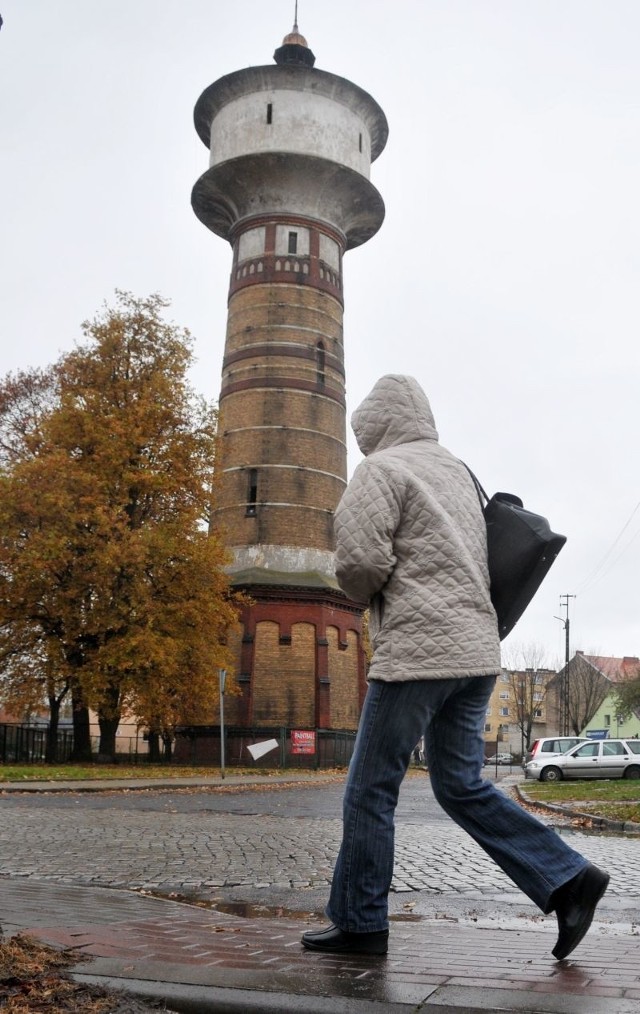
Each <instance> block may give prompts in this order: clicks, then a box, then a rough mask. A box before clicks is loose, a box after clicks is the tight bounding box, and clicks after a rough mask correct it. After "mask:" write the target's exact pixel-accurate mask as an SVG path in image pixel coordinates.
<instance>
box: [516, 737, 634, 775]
mask: <svg viewBox="0 0 640 1014" xmlns="http://www.w3.org/2000/svg"><path fill="white" fill-rule="evenodd" d="M525 774H526V776H527V778H537V779H538V780H539V781H541V782H559V781H561V780H562V779H564V778H640V739H601V740H588V741H587V742H586V743H580V744H579V745H578V746H574V747H572V748H571V750H567V752H566V753H562V754H558V755H556V756H555V757H553V756H552V757H544V756H541V755H540V756H538V757H536V758H534V760H531V761H529V763H528V764H527V765H526V767H525Z"/></svg>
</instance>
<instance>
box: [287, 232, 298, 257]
mask: <svg viewBox="0 0 640 1014" xmlns="http://www.w3.org/2000/svg"><path fill="white" fill-rule="evenodd" d="M297 252H298V233H297V232H290V233H289V250H288V253H290V254H294V253H297Z"/></svg>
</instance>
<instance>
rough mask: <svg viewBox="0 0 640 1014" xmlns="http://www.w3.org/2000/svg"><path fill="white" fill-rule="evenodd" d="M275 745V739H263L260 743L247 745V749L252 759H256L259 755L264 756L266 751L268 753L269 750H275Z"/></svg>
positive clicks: (276, 741) (276, 744) (276, 743)
mask: <svg viewBox="0 0 640 1014" xmlns="http://www.w3.org/2000/svg"><path fill="white" fill-rule="evenodd" d="M277 746H278V740H277V739H264V740H263V741H262V743H253V745H252V746H248V747H247V750H248V751H249V753H250V754H251V756H252V757H253V759H254V760H258V758H259V757H264V755H265V754H266V753H269V750H275V749H276V747H277Z"/></svg>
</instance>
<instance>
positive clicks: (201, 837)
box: [0, 779, 640, 904]
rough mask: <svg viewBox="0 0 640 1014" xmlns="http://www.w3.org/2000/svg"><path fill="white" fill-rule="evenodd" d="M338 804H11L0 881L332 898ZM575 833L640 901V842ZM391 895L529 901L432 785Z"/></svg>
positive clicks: (414, 791)
mask: <svg viewBox="0 0 640 1014" xmlns="http://www.w3.org/2000/svg"><path fill="white" fill-rule="evenodd" d="M341 794H342V786H341V785H327V786H320V785H319V786H315V787H304V788H301V787H298V788H282V789H272V790H271V791H267V792H264V791H263V792H257V791H246V792H239V793H233V794H226V793H222V794H219V793H214V792H209V793H208V792H193V791H189V792H179V791H176V792H164V791H163V792H154V791H151V792H144V793H139V792H136V793H106V794H104V793H100V794H99V795H92V796H87V795H78V794H73V793H70V794H64V795H58V794H56V795H50V796H28V795H26V794H25V795H22V794H20V795H17V796H15V795H12V796H7V795H5V796H3V797H0V806H1V807H2V810H3V814H4V819H3V820H2V822H1V825H0V869H1V870H2V871H3V872H4V873H5V874H10V875H14V876H20V877H37V878H44V879H47V880H52V881H56V882H60V883H69V884H78V885H94V886H103V887H128V888H138V889H144V890H149V891H154V892H158V893H161V894H171V893H186V894H196V895H198V896H199V897H204V898H206V897H208V896H210V895H211V894H212V893H215V891H216V890H220V889H232V888H238V889H242V888H244V889H251V890H254V891H255V890H258V889H280V890H289V891H290V890H291V889H293V890H300V889H306V890H309V889H322V890H326V888H327V886H328V885H329V883H330V877H331V871H332V868H333V865H334V861H335V857H336V853H337V848H338V844H339V838H340V826H341V825H340V820H339V819H338V817H337V816H328V815H327V814H328V813H333V814H337V813H339V807H340V798H341ZM231 811H236V812H231ZM314 813H316V814H318V815H315V816H314ZM567 833H571V836H572V844H573V845H574V846H575V847H576V848H578V849H579V850H580V851H581V852H582V853H583V854H584V855H586V856H587V858H589V859H590V860H592V861H593V862H595V863H597V864H599V865H601V866H604V867H606V868H607V869H608V870H609V872H610V873H611V878H612V879H611V886H610V888H609V891H608V893H607V899H608V901H609V903H611V901H612V900H613V899H615V898H616V897H617V898H618V899H621V900H623V901H624V902H625V904H626V903H630V899H636V900H637V899H640V862H638V860H639V859H640V840H638V839H628V838H624V837H614V836H603V835H587V834H580V833H575V832H573V833H572V832H567ZM393 890H394V891H395V892H398V893H400V892H408V891H420V892H424V893H427V894H429V893H430V894H434V893H435V894H438V895H440V896H444V895H452V896H456V895H457V896H462V897H470V896H482V895H487V896H492V897H497V896H502V897H504V898H505V899H506V898H509V897H510V896H511V897H514V898H517V899H521V898H522V895H521V894H520V892H518V891H517V889H516V888H515V887H514V886H513V885H512V884H511V882H510V881H509V880H508V879H507V877H505V875H504V874H503V873H502V872H501V871H500V870H498V869H497V868H496V867H495V866H494V864H493V863H492V862H491V860H490V859H489V858H488V857H487V856H486V855H485V854H484V852H483V851H482V850H481V849H480V848H479V847H478V846H477V845H476V844H475V843H474V842H473V841H472V840H471V839H470V838H469V837H468V836H467V835H465V834H464V833H463V832H462V831H460V830H459V829H458V828H457V827H456V826H455V825H454V824H453V823H452V822H451V821H450V820H448V818H447V817H446V816H445V815H444V814H443V812H442V811H441V810H440V808H439V807H438V806H437V804H436V803H435V801H434V800H433V797H432V796H431V793H430V788H429V784H428V780H426V779H425V780H423V779H421V780H419V781H418V780H415V779H412V780H409V781H408V782H407V783H405V786H404V787H403V793H402V797H401V803H400V806H399V808H398V820H397V829H396V866H395V874H394V881H393ZM239 896H241V894H240V895H239ZM245 896H246V895H245Z"/></svg>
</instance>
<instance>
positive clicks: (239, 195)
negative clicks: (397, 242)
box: [192, 33, 388, 249]
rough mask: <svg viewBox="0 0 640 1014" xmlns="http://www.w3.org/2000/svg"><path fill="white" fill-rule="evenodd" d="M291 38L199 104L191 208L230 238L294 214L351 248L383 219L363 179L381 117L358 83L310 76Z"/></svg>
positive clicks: (302, 51) (307, 56) (309, 57)
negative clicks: (203, 164)
mask: <svg viewBox="0 0 640 1014" xmlns="http://www.w3.org/2000/svg"><path fill="white" fill-rule="evenodd" d="M294 34H295V38H294V37H293V35H292V36H287V37H285V40H284V42H283V45H282V46H281V47H280V49H278V50H276V53H275V60H276V63H275V65H271V66H264V67H246V68H245V69H244V70H239V71H235V72H234V73H231V74H227V75H225V76H224V77H221V78H219V80H218V81H215V82H214V83H213V84H212V85H210V86H209V87H208V88H206V89H205V91H204V92H203V93H202V95H201V96H200V98H199V99H198V101H197V103H196V107H195V110H194V120H195V126H196V130H197V131H198V135H199V136H200V138H201V140H202V142H203V143H204V144H205V145H206V147H207V148H208V149H209V151H210V156H209V169H208V171H207V172H205V173H204V174H203V176H201V177H200V179H199V180H198V182H197V183H196V185H195V187H194V188H193V192H192V205H193V208H194V211H195V213H196V215H197V216H198V218H200V220H201V221H202V222H204V224H205V225H206V226H207V228H209V229H211V230H212V231H213V232H215V233H217V235H219V236H223V237H224V238H225V239H228V240H230V241H232V240H233V237H234V236H235V235H237V234H239V232H242V231H244V230H245V229H246V228H251V227H252V223H253V222H254V220H255V219H256V217H257V218H264V216H265V215H266V216H276V217H278V216H282V215H289V216H291V215H293V216H296V217H302V218H308V219H310V220H313V221H315V222H321V223H325V224H326V226H327V227H328V230H331V231H333V232H334V233H335V234H337V235H338V236H341V237H342V240H341V244H342V246H343V249H350V248H351V247H354V246H358V245H359V244H360V243H364V242H366V241H367V240H368V239H369V238H370V237H371V236H372V235H373V234H374V233H375V232H377V230H378V229H379V228H380V225H381V224H382V220H383V218H384V203H383V201H382V198H381V197H380V194H379V193H378V191H377V190H376V188H375V187H374V186H373V185H372V183H371V181H370V179H369V176H370V167H371V162H373V161H374V160H375V159H376V158H377V157H378V155H379V154H380V152H381V151H382V149H383V148H384V146H385V144H386V141H387V134H388V126H387V120H386V117H385V115H384V113H383V111H382V109H381V108H380V106H379V105H378V103H377V102H376V101H375V100H374V99H373V98H372V97H371V96H370V95H369V94H368V93H367V92H365V91H364V90H363V89H362V88H359V87H358V85H355V84H353V82H351V81H348V80H346V78H342V77H338V76H337V75H336V74H329V73H327V72H326V71H323V70H318V69H316V68H315V67H314V66H313V61H314V59H315V58H314V56H313V54H312V53H311V50H310V49H309V48H308V47H307V46H306V41H305V39H304V38H303V37H302V36H301V35H299V34H297V33H294Z"/></svg>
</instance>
